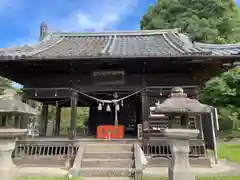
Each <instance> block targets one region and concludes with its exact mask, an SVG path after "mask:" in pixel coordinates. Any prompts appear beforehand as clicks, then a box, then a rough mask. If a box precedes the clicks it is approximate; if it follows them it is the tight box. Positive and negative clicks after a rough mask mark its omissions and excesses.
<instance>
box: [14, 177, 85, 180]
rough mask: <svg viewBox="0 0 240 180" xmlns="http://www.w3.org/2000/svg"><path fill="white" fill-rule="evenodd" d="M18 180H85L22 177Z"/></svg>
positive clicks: (76, 179)
mask: <svg viewBox="0 0 240 180" xmlns="http://www.w3.org/2000/svg"><path fill="white" fill-rule="evenodd" d="M16 180H84V178H83V177H76V178H68V177H21V178H17V179H16Z"/></svg>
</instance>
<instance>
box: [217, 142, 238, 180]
mask: <svg viewBox="0 0 240 180" xmlns="http://www.w3.org/2000/svg"><path fill="white" fill-rule="evenodd" d="M218 156H219V158H220V159H228V160H231V161H234V162H238V163H240V144H226V143H223V142H220V143H218ZM239 180H240V178H239Z"/></svg>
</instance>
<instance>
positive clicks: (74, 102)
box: [69, 91, 78, 140]
mask: <svg viewBox="0 0 240 180" xmlns="http://www.w3.org/2000/svg"><path fill="white" fill-rule="evenodd" d="M77 102H78V94H77V92H75V91H73V92H72V97H71V121H70V129H69V139H70V140H74V139H76V118H77Z"/></svg>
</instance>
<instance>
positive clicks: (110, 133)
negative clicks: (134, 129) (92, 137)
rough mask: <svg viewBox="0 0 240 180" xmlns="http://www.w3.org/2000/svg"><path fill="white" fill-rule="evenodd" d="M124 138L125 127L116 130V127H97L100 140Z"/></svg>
mask: <svg viewBox="0 0 240 180" xmlns="http://www.w3.org/2000/svg"><path fill="white" fill-rule="evenodd" d="M123 137H124V126H122V125H120V126H118V127H117V128H115V126H114V125H100V126H98V127H97V138H98V139H122V138H123Z"/></svg>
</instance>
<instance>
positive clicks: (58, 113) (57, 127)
mask: <svg viewBox="0 0 240 180" xmlns="http://www.w3.org/2000/svg"><path fill="white" fill-rule="evenodd" d="M61 109H62V108H61V107H60V106H57V108H56V123H55V136H59V135H60V121H61Z"/></svg>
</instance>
